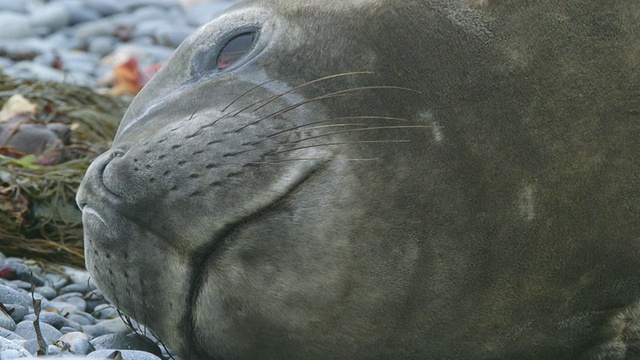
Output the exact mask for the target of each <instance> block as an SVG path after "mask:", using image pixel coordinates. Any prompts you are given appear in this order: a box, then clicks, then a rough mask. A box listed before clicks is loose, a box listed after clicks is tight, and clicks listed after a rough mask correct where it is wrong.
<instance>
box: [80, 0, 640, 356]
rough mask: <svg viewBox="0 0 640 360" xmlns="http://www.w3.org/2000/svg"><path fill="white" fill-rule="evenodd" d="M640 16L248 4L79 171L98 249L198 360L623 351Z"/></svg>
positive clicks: (636, 257) (634, 281) (639, 232)
mask: <svg viewBox="0 0 640 360" xmlns="http://www.w3.org/2000/svg"><path fill="white" fill-rule="evenodd" d="M638 15H640V7H638V5H637V3H636V2H635V1H632V0H614V1H609V2H604V1H599V0H581V1H556V0H540V1H535V2H531V1H518V0H514V1H503V0H488V1H478V0H449V1H446V0H348V1H347V0H256V1H248V2H242V3H238V4H237V5H234V6H233V7H232V8H229V9H228V10H227V11H226V12H225V13H224V14H222V15H220V16H219V17H218V18H216V19H214V20H212V21H211V22H210V23H209V24H207V25H205V26H204V27H203V28H201V29H200V30H199V31H197V32H196V33H195V34H193V36H191V37H190V38H188V39H187V40H186V41H185V42H184V43H183V44H182V45H181V46H180V47H179V48H178V50H177V51H176V53H175V54H174V56H173V57H172V58H171V59H170V60H169V61H168V63H167V64H166V66H165V67H164V68H163V69H162V70H161V71H160V72H159V73H158V74H157V76H156V77H155V78H154V79H152V81H151V82H150V83H149V84H148V85H147V86H146V87H145V88H144V89H143V91H142V92H141V93H140V94H139V95H138V96H137V98H136V99H135V100H134V101H133V103H132V104H131V106H130V108H129V110H128V111H127V113H126V115H125V116H124V118H123V121H122V123H121V125H120V128H119V130H118V133H117V135H116V137H115V139H114V142H113V146H112V148H111V150H109V151H108V152H107V153H105V154H103V155H101V156H100V157H98V158H97V159H96V160H95V162H94V163H93V164H92V165H91V166H90V168H89V169H88V171H87V174H86V177H85V179H84V181H83V183H82V185H81V187H80V189H79V193H78V198H77V201H78V204H79V206H80V208H82V210H83V222H84V227H85V245H86V264H87V268H88V270H89V271H90V272H91V274H92V275H93V277H94V279H95V281H96V284H97V285H98V286H99V288H100V289H101V290H102V292H103V293H104V294H105V296H106V297H107V298H108V299H109V300H111V301H112V302H113V303H114V304H115V305H116V306H118V307H119V308H120V309H122V310H123V311H124V312H126V313H127V314H129V315H130V316H132V317H134V318H135V319H137V320H138V321H139V322H141V323H143V324H146V325H147V326H148V327H149V328H150V329H151V330H152V331H153V332H154V333H155V334H156V335H157V336H158V337H159V338H160V339H162V340H163V341H164V342H165V343H166V344H167V345H168V346H169V347H170V348H171V349H173V350H174V351H175V352H177V353H178V354H179V355H180V356H182V357H184V358H186V359H605V358H606V359H630V358H636V357H638V356H640V350H639V349H640V347H639V345H640V343H639V341H638V340H639V339H638V337H639V334H640V327H639V326H638V315H639V306H638V300H640V161H639V160H638V154H640V96H639V95H640V94H639V93H638V90H639V89H640V87H639V86H638V84H640V60H639V59H640V57H639V56H638V54H640V41H639V40H638V37H637V34H638V31H640V22H638V21H636V18H637V16H638Z"/></svg>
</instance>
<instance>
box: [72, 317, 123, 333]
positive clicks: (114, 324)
mask: <svg viewBox="0 0 640 360" xmlns="http://www.w3.org/2000/svg"><path fill="white" fill-rule="evenodd" d="M82 332H84V333H86V334H88V335H91V336H92V337H94V338H96V337H98V336H100V335H105V334H128V333H130V332H131V329H130V328H129V327H128V326H127V325H126V324H125V323H124V322H123V321H122V319H120V318H115V319H110V320H102V321H100V322H98V323H96V324H95V325H84V326H83V327H82Z"/></svg>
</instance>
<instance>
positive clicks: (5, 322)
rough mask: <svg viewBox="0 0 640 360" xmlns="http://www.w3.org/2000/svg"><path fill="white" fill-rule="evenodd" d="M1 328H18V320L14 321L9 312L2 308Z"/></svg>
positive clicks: (11, 329)
mask: <svg viewBox="0 0 640 360" xmlns="http://www.w3.org/2000/svg"><path fill="white" fill-rule="evenodd" d="M0 328H3V329H6V330H9V331H13V330H15V328H16V322H15V321H13V319H12V318H11V316H9V314H6V313H5V312H4V311H2V310H0Z"/></svg>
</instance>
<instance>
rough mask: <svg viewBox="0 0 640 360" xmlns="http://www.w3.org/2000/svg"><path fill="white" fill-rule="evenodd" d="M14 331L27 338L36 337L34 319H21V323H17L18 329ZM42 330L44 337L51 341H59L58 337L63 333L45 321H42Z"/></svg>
mask: <svg viewBox="0 0 640 360" xmlns="http://www.w3.org/2000/svg"><path fill="white" fill-rule="evenodd" d="M14 332H15V333H16V334H18V335H20V336H22V337H23V338H25V339H35V338H36V331H35V329H34V327H33V321H28V320H23V321H21V322H20V323H18V325H16V330H15V331H14ZM40 332H41V333H42V337H43V338H44V339H45V340H46V341H49V342H50V343H53V342H55V341H58V339H59V338H60V337H61V336H62V333H61V332H60V331H59V330H58V329H56V328H54V327H53V326H51V325H49V324H47V323H43V322H40Z"/></svg>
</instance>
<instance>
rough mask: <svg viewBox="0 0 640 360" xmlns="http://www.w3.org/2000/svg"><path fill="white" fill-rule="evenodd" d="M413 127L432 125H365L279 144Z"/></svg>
mask: <svg viewBox="0 0 640 360" xmlns="http://www.w3.org/2000/svg"><path fill="white" fill-rule="evenodd" d="M415 128H422V129H424V128H433V125H405V126H376V127H367V128H360V129H349V130H343V131H335V132H332V133H325V134H319V135H315V136H309V137H306V138H302V139H298V140H293V141H290V142H288V143H285V144H281V145H288V144H296V143H300V142H303V141H307V140H313V139H318V138H322V137H325V136H331V135H337V134H345V133H350V132H361V131H371V130H389V129H415Z"/></svg>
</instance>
